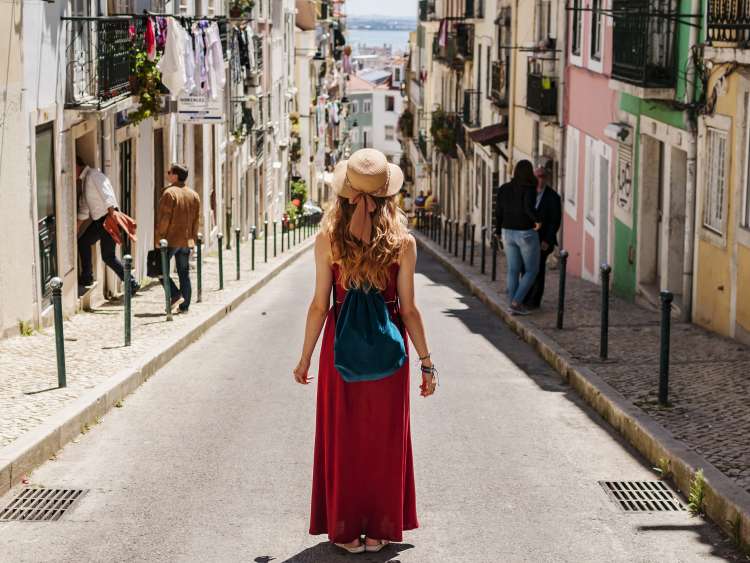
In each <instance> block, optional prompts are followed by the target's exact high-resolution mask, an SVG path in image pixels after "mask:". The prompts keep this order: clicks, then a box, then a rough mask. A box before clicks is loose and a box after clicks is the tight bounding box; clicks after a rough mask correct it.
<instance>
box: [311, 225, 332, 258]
mask: <svg viewBox="0 0 750 563" xmlns="http://www.w3.org/2000/svg"><path fill="white" fill-rule="evenodd" d="M315 255H316V256H318V257H325V258H326V259H327V260H328V262H329V263H330V262H332V252H331V238H330V237H329V236H328V233H325V232H323V231H321V232H319V233H318V234H317V235H316V236H315Z"/></svg>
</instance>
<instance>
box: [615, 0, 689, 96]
mask: <svg viewBox="0 0 750 563" xmlns="http://www.w3.org/2000/svg"><path fill="white" fill-rule="evenodd" d="M612 10H613V13H614V14H617V16H616V17H615V18H614V30H613V48H612V58H613V60H612V78H614V79H615V80H616V81H621V82H625V83H628V84H632V85H634V86H638V87H641V88H659V89H663V88H673V87H674V84H675V78H676V62H675V47H676V37H677V35H676V33H675V25H676V21H677V17H678V13H677V9H676V0H613V6H612Z"/></svg>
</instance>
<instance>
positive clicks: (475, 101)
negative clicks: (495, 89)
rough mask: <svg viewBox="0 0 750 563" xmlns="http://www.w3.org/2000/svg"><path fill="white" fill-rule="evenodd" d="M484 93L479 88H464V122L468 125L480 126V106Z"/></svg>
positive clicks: (471, 126) (472, 126)
mask: <svg viewBox="0 0 750 563" xmlns="http://www.w3.org/2000/svg"><path fill="white" fill-rule="evenodd" d="M481 96H482V93H481V92H480V91H479V90H464V108H463V112H462V113H463V123H464V125H465V126H466V127H470V128H476V127H479V125H480V123H481V121H480V116H479V108H480V106H481V101H482V97H481Z"/></svg>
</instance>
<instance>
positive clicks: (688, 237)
mask: <svg viewBox="0 0 750 563" xmlns="http://www.w3.org/2000/svg"><path fill="white" fill-rule="evenodd" d="M701 4H702V2H701V0H692V2H691V4H690V10H691V12H690V13H692V14H697V13H699V10H700V9H701ZM698 33H699V30H698V28H695V27H691V28H690V45H691V46H692V45H695V44H697V43H698ZM685 80H686V84H693V85H694V86H693V91H692V92H691V91H690V89H689V88H686V89H685V100H684V101H685V102H686V103H690V102H691V101H692V100H694V99H695V94H696V90H697V88H698V85H697V84H696V83H695V67H694V66H693V65H689V66H688V69H687V76H686V79H685ZM691 97H692V99H690V98H691ZM688 127H690V128H691V129H692V130H691V131H690V133H691V136H692V142H691V143H689V145H688V155H687V178H686V180H687V185H686V186H685V241H684V244H685V257H684V259H683V267H682V272H683V274H682V296H683V299H682V307H683V312H682V314H683V318H684V320H687V321H692V319H693V272H695V271H696V269H697V256H698V253H697V252H696V251H695V249H696V246H697V245H698V238H697V230H696V228H695V221H696V205H697V197H696V196H697V192H698V182H697V170H696V164H697V162H696V157H697V153H698V135H697V133H698V132H697V129H696V128H694V127H693V124H692V123H688Z"/></svg>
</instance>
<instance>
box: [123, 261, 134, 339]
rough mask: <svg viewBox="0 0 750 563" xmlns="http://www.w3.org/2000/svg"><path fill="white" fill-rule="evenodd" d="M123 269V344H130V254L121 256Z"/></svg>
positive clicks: (131, 264)
mask: <svg viewBox="0 0 750 563" xmlns="http://www.w3.org/2000/svg"><path fill="white" fill-rule="evenodd" d="M122 262H123V264H122V265H123V270H124V276H123V277H124V278H125V279H124V281H125V295H124V296H123V301H124V302H125V346H130V335H131V330H130V329H131V315H130V300H131V292H132V289H131V285H132V284H131V283H130V278H131V272H132V271H133V257H132V256H131V255H130V254H126V255H125V256H123V257H122Z"/></svg>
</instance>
